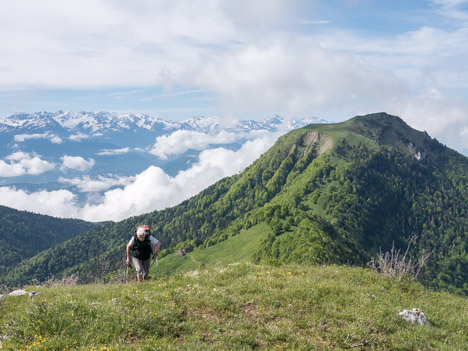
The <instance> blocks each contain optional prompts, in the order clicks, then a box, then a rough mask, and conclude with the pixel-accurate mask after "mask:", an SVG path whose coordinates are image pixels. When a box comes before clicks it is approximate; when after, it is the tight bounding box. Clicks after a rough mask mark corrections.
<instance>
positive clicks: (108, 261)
mask: <svg viewBox="0 0 468 351" xmlns="http://www.w3.org/2000/svg"><path fill="white" fill-rule="evenodd" d="M467 179H468V159H467V158H466V157H465V156H463V155H461V154H458V153H457V152H455V151H453V150H451V149H449V148H447V147H445V146H443V145H441V144H440V143H439V142H438V141H437V140H434V139H431V138H430V137H429V136H428V135H427V134H426V133H423V132H418V131H416V130H414V129H412V128H410V127H409V126H408V125H406V124H405V123H404V122H403V121H402V120H401V119H400V118H398V117H395V116H391V115H388V114H385V113H378V114H372V115H367V116H357V117H354V118H352V119H350V120H348V121H346V122H343V123H338V124H332V125H309V126H307V127H304V128H302V129H298V130H295V131H292V132H290V133H288V134H286V135H284V136H283V137H281V138H280V139H279V140H278V141H277V143H276V144H275V145H274V146H273V147H272V148H271V149H270V150H268V151H267V152H266V153H265V154H264V155H262V156H261V157H260V158H259V159H258V160H257V161H255V162H254V163H253V164H252V165H251V166H249V167H248V168H247V169H245V170H244V171H243V172H242V173H240V174H238V175H235V176H233V177H230V178H225V179H223V180H221V181H219V182H218V183H216V184H214V185H213V186H211V187H209V188H208V189H206V190H205V191H203V192H201V193H200V194H199V195H197V196H195V197H193V198H191V199H189V200H187V201H185V202H183V203H181V204H180V205H178V206H175V207H173V208H169V209H166V210H163V211H157V212H153V213H149V214H147V215H143V216H139V217H132V218H129V219H127V220H125V221H122V222H119V223H115V224H112V225H109V226H106V227H105V228H95V229H92V230H91V231H89V232H87V233H85V234H82V235H80V236H77V237H75V238H73V239H71V240H69V241H67V242H65V243H64V244H62V245H60V246H58V247H56V248H53V249H50V250H47V251H44V252H42V253H40V254H39V255H37V256H36V257H34V258H32V259H30V260H29V261H27V262H25V263H24V264H23V265H21V266H20V267H19V268H18V270H17V271H16V272H15V274H14V275H13V274H10V275H8V276H6V277H4V281H5V282H7V283H11V282H20V281H24V280H25V279H31V278H34V277H35V278H38V279H45V278H46V277H47V276H49V275H50V274H55V275H57V274H58V275H60V274H71V273H73V272H79V274H80V276H81V277H82V278H83V279H89V278H91V277H93V276H96V275H100V274H102V272H103V270H104V271H108V270H113V269H116V268H118V267H119V266H121V265H122V262H123V255H124V254H123V252H124V245H125V243H126V241H127V240H128V239H129V237H130V235H131V233H132V231H133V228H134V227H135V225H137V224H140V223H148V224H150V225H152V227H153V230H154V232H155V235H156V236H157V237H158V238H159V239H160V240H161V241H162V243H163V247H165V248H167V250H169V251H171V250H175V249H177V248H180V247H182V246H184V245H193V246H196V247H208V246H212V245H214V244H216V243H218V242H221V241H224V240H225V239H227V238H228V237H231V236H233V235H237V234H238V233H240V232H241V231H242V230H243V229H247V228H251V227H252V226H257V225H259V224H265V223H266V224H268V233H269V234H268V236H267V239H266V240H264V241H263V242H262V244H261V245H260V246H259V247H258V249H257V250H256V252H255V254H254V257H253V259H254V260H255V261H257V262H268V263H278V264H281V263H283V262H285V263H286V262H298V263H304V264H316V263H319V264H327V263H346V264H348V263H349V264H353V265H366V263H367V262H368V261H369V260H370V258H371V257H373V256H375V255H376V254H377V253H378V252H379V250H382V251H388V250H389V249H390V248H391V247H392V244H393V243H394V244H395V246H396V248H405V247H406V245H407V241H408V238H410V237H411V236H414V235H417V236H418V240H417V241H416V242H415V243H413V245H412V247H411V254H412V255H413V256H414V257H416V256H418V255H420V254H421V253H422V252H423V251H425V252H428V251H432V254H431V256H430V257H429V259H428V261H427V263H426V266H425V269H424V271H423V272H422V274H421V279H422V281H423V282H424V283H426V284H427V285H429V286H432V287H434V288H441V289H448V290H451V291H457V292H459V293H463V294H467V293H468V272H467V270H466V267H467V266H468V255H467V252H466V251H467V247H466V246H467V238H466V236H467V232H468V219H467V217H468V215H467V214H468V211H467V206H468V205H467V204H468V189H467Z"/></svg>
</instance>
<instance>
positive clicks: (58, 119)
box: [0, 111, 327, 134]
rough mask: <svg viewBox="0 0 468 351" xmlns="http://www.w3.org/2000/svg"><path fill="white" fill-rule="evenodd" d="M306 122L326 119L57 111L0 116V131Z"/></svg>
mask: <svg viewBox="0 0 468 351" xmlns="http://www.w3.org/2000/svg"><path fill="white" fill-rule="evenodd" d="M310 123H327V122H326V121H324V120H319V119H318V118H315V117H313V118H300V119H295V120H287V119H283V118H282V117H281V116H273V117H268V118H266V119H265V120H263V121H254V120H248V121H246V120H244V121H240V120H238V121H231V123H229V125H226V122H224V121H221V120H220V118H219V117H205V116H199V117H194V118H190V119H187V120H185V121H182V122H173V121H166V120H163V119H161V118H157V117H151V116H148V115H143V114H133V113H127V114H122V113H112V112H97V113H95V112H85V111H82V112H71V111H65V112H64V111H58V112H55V113H51V112H37V113H31V114H27V113H18V114H14V115H12V116H10V117H0V132H19V131H21V132H28V131H29V132H38V131H46V130H48V131H51V130H53V131H59V130H60V129H62V130H64V131H65V132H71V133H88V134H106V133H113V132H121V131H133V132H137V131H138V130H146V131H150V132H151V131H157V130H158V131H166V132H170V131H173V130H179V129H184V130H192V131H201V132H210V131H214V130H220V129H227V130H270V131H273V130H277V129H279V128H286V129H289V130H291V129H296V128H300V127H303V126H305V125H307V124H310Z"/></svg>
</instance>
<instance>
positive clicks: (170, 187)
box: [0, 133, 278, 221]
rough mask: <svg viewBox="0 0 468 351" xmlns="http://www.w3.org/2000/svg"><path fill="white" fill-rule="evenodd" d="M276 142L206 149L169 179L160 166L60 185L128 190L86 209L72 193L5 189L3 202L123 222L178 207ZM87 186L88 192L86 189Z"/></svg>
mask: <svg viewBox="0 0 468 351" xmlns="http://www.w3.org/2000/svg"><path fill="white" fill-rule="evenodd" d="M277 137H278V135H277V134H273V133H266V134H264V135H263V136H262V137H259V138H256V139H254V140H249V141H247V142H245V143H244V144H243V145H242V147H241V148H240V149H239V150H237V151H233V150H227V149H225V148H222V147H220V148H215V149H208V150H204V151H202V152H201V153H200V155H199V159H198V162H197V163H195V164H193V165H192V167H191V168H190V169H188V170H185V171H180V172H179V173H178V174H177V175H176V176H175V177H171V176H169V175H168V174H166V173H165V172H164V171H163V170H162V169H161V168H159V167H155V166H150V167H149V168H147V169H146V170H144V171H143V172H141V173H139V174H137V175H135V176H134V177H131V178H118V177H112V176H108V177H101V178H98V179H97V180H91V179H88V178H86V177H83V178H81V179H80V178H77V179H68V180H67V179H65V178H62V180H61V181H63V182H65V183H68V184H73V185H75V186H77V187H81V188H80V190H81V191H93V190H96V191H98V190H99V189H104V188H105V187H106V186H109V185H110V184H111V183H112V182H114V184H113V185H117V183H119V182H121V183H122V184H124V185H123V187H120V188H117V189H112V190H108V191H106V192H104V194H103V195H102V196H101V197H100V198H99V199H97V201H96V198H94V203H93V204H91V203H88V204H86V205H84V206H81V207H80V206H78V205H77V196H76V195H75V194H73V193H72V192H71V191H68V190H58V191H50V192H49V191H38V192H33V193H27V192H25V191H23V190H19V189H16V188H14V187H0V203H1V204H2V205H4V206H10V207H14V208H17V209H21V210H28V211H32V212H36V213H41V214H47V215H51V216H55V217H73V218H81V219H84V220H88V221H104V220H114V221H118V220H122V219H125V218H128V217H131V216H135V215H139V214H143V213H147V212H151V211H154V210H161V209H164V208H166V207H170V206H174V205H177V204H178V203H180V202H182V201H183V200H186V199H188V198H190V197H191V196H194V195H196V194H197V193H199V192H200V191H202V190H203V189H205V188H206V187H208V186H210V185H212V184H214V183H215V182H216V181H218V180H219V179H221V178H224V177H226V176H232V175H233V174H236V173H237V172H240V171H242V170H243V169H244V168H245V167H247V166H248V165H249V164H251V163H252V162H253V161H254V160H256V159H257V158H258V157H259V156H260V155H261V154H262V153H263V152H265V151H266V150H267V149H268V148H269V147H271V145H272V144H273V143H274V141H275V140H276V139H277ZM72 161H75V162H77V164H79V163H80V162H83V161H84V163H83V164H85V163H86V162H89V161H86V160H84V159H82V160H79V159H78V158H75V159H72ZM78 161H79V162H78ZM72 163H73V162H72ZM87 181H89V185H88V187H86V185H85V183H86V182H87ZM113 185H112V186H113ZM100 187H101V188H100Z"/></svg>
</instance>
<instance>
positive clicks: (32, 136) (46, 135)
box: [14, 132, 63, 144]
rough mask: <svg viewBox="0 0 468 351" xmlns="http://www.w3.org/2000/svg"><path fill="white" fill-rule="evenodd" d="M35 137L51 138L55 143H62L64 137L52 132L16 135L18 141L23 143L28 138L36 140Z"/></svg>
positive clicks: (15, 138)
mask: <svg viewBox="0 0 468 351" xmlns="http://www.w3.org/2000/svg"><path fill="white" fill-rule="evenodd" d="M34 139H46V140H49V141H50V142H51V143H53V144H61V143H62V142H63V140H62V138H60V137H59V136H57V135H54V134H51V133H48V132H47V133H42V134H41V133H35V134H16V135H15V136H14V140H15V141H16V142H19V143H22V142H24V141H26V140H34Z"/></svg>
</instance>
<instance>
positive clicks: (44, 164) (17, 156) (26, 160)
mask: <svg viewBox="0 0 468 351" xmlns="http://www.w3.org/2000/svg"><path fill="white" fill-rule="evenodd" d="M5 160H7V162H5V161H4V160H0V177H18V176H22V175H39V174H42V173H45V172H48V171H50V170H52V169H54V168H55V164H54V163H51V162H48V161H44V160H41V158H40V156H39V155H35V154H29V153H25V152H22V151H18V152H15V153H13V154H11V155H9V156H7V157H5Z"/></svg>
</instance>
